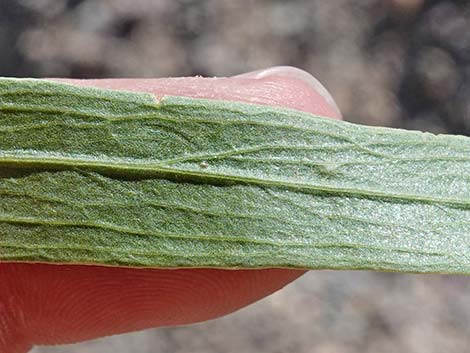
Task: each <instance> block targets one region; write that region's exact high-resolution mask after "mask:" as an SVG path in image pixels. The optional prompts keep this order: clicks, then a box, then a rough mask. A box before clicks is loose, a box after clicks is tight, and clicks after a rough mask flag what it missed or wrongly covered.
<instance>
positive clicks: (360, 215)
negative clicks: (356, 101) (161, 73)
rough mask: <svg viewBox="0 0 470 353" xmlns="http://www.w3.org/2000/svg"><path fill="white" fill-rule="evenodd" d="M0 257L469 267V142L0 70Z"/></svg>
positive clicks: (143, 263) (442, 269)
mask: <svg viewBox="0 0 470 353" xmlns="http://www.w3.org/2000/svg"><path fill="white" fill-rule="evenodd" d="M0 261H25V262H49V263H85V264H98V265H117V266H137V267H170V268H175V267H218V268H265V267H290V268H309V269H319V268H331V269H372V270H390V271H400V272H439V273H461V274H469V273H470V139H468V138H466V137H461V136H448V135H437V136H436V135H432V134H429V133H421V132H413V131H404V130H396V129H386V128H376V127H367V126H360V125H354V124H350V123H346V122H339V121H334V120H330V119H325V118H321V117H316V116H313V115H310V114H305V113H301V112H297V111H293V110H287V109H279V108H271V107H266V106H256V105H250V104H242V103H233V102H224V101H211V100H201V99H188V98H181V97H165V98H163V99H161V100H160V101H158V102H157V101H155V99H154V98H153V97H152V96H151V95H148V94H136V93H126V92H116V91H109V90H98V89H92V88H78V87H74V86H70V85H65V84H59V83H52V82H47V81H41V80H29V79H27V80H21V79H0Z"/></svg>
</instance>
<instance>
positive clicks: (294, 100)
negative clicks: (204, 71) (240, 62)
mask: <svg viewBox="0 0 470 353" xmlns="http://www.w3.org/2000/svg"><path fill="white" fill-rule="evenodd" d="M233 78H234V79H242V80H258V82H263V81H265V82H273V83H274V84H276V83H277V84H280V85H282V86H283V89H284V90H285V92H283V93H284V95H281V96H279V102H280V103H281V105H285V104H288V105H290V107H292V108H294V109H299V110H303V111H306V112H308V113H312V114H318V115H324V116H327V117H330V118H334V119H342V114H341V111H340V110H339V107H338V105H337V104H336V102H335V101H334V99H333V97H332V96H331V94H330V92H329V91H328V90H327V89H326V87H325V86H323V85H322V84H321V82H320V81H319V80H318V79H316V78H315V77H314V76H313V75H311V74H310V73H308V72H307V71H304V70H301V69H299V68H296V67H292V66H274V67H270V68H266V69H261V70H256V71H251V72H247V73H243V74H240V75H236V76H233ZM292 89H294V91H293V92H292ZM290 92H292V93H293V94H292V95H291V96H289V95H288V93H290ZM273 93H274V92H273Z"/></svg>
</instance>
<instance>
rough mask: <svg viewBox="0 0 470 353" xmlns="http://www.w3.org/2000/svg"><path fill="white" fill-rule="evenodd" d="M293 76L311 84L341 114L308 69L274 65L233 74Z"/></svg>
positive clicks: (255, 76)
mask: <svg viewBox="0 0 470 353" xmlns="http://www.w3.org/2000/svg"><path fill="white" fill-rule="evenodd" d="M272 76H277V77H292V78H296V79H298V80H302V81H303V82H305V83H306V84H307V85H309V86H310V87H311V88H312V89H313V90H315V91H316V92H317V93H318V94H320V95H321V96H322V97H323V98H324V99H325V100H326V102H327V103H328V104H329V105H331V107H333V108H334V109H335V110H336V111H337V112H338V114H339V115H340V116H341V112H340V110H339V108H338V105H337V104H336V102H335V100H334V99H333V97H332V96H331V94H330V92H328V90H327V89H326V88H325V86H323V85H322V84H321V83H320V81H318V80H317V79H316V78H315V77H313V76H312V75H310V74H309V73H308V72H307V71H304V70H301V69H298V68H296V67H293V66H274V67H270V68H267V69H261V70H256V71H251V72H247V73H243V74H241V75H237V76H233V77H238V78H251V79H261V78H266V77H272Z"/></svg>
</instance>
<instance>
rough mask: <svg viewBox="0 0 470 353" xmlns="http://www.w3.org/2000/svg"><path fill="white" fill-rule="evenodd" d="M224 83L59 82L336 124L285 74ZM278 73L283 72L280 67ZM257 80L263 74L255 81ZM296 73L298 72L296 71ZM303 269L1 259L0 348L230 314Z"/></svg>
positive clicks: (6, 350) (304, 84) (300, 82)
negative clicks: (266, 109) (264, 108)
mask: <svg viewBox="0 0 470 353" xmlns="http://www.w3.org/2000/svg"><path fill="white" fill-rule="evenodd" d="M271 71H272V72H270V73H269V75H266V76H264V77H260V75H259V73H252V74H247V75H244V76H239V77H233V78H217V79H215V78H173V79H145V80H143V79H125V80H123V79H118V80H82V81H79V80H67V82H70V83H73V84H77V85H86V86H96V87H103V88H110V89H123V90H131V91H140V92H150V93H153V94H154V95H155V97H156V98H157V99H158V98H159V97H162V96H164V95H179V96H189V97H199V98H212V99H225V100H234V101H242V102H251V103H258V104H267V105H273V106H283V107H288V108H293V109H298V110H303V111H306V112H310V113H314V114H318V115H323V116H328V117H332V118H337V119H340V118H341V117H340V114H339V112H337V110H336V109H335V108H334V107H333V106H332V105H330V104H329V103H328V102H327V99H325V98H324V97H323V96H322V95H321V94H320V93H318V92H319V91H317V90H316V89H315V88H314V87H313V86H312V83H311V82H310V83H309V81H308V80H306V79H305V77H303V78H302V77H299V75H297V74H296V73H295V70H294V75H292V70H291V71H289V69H287V71H286V72H287V74H286V72H283V70H280V71H279V70H278V71H279V72H276V70H271ZM284 71H285V70H284ZM261 76H262V75H261ZM300 76H302V75H300ZM303 273H304V271H299V270H286V269H265V270H218V269H178V270H165V269H128V268H111V267H100V266H85V265H73V266H72V265H49V264H27V263H0V284H1V286H0V352H2V353H24V352H27V351H28V350H29V349H30V348H31V347H32V345H35V344H39V345H52V344H65V343H73V342H79V341H83V340H88V339H93V338H97V337H102V336H108V335H113V334H119V333H124V332H130V331H136V330H142V329H146V328H150V327H159V326H171V325H182V324H190V323H194V322H199V321H204V320H209V319H213V318H217V317H220V316H223V315H226V314H228V313H231V312H233V311H236V310H238V309H240V308H242V307H244V306H246V305H248V304H251V303H253V302H255V301H257V300H259V299H261V298H263V297H265V296H267V295H269V294H271V293H273V292H275V291H277V290H279V289H280V288H282V287H284V286H285V285H287V284H288V283H290V282H291V281H293V280H295V279H296V278H298V277H300V276H301V275H302V274H303Z"/></svg>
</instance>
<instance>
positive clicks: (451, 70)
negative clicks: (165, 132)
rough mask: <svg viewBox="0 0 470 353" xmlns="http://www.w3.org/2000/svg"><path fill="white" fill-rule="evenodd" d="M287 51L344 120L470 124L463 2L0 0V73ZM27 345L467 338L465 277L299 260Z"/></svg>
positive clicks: (188, 347)
mask: <svg viewBox="0 0 470 353" xmlns="http://www.w3.org/2000/svg"><path fill="white" fill-rule="evenodd" d="M272 65H293V66H297V67H300V68H302V69H304V70H306V71H308V72H310V73H312V74H314V75H315V76H316V77H317V78H319V79H320V80H321V81H322V82H323V83H324V84H325V86H326V87H327V88H328V89H329V90H330V92H331V93H332V95H333V97H334V98H335V99H336V101H337V103H338V105H339V107H340V108H341V110H342V111H343V113H344V116H345V119H346V120H349V121H354V122H359V123H365V124H369V125H382V126H393V127H403V128H407V129H420V130H425V131H432V132H449V133H454V134H467V135H470V2H469V1H467V0H466V1H457V0H454V1H450V0H388V1H387V0H361V1H356V0H334V1H333V0H330V1H326V0H291V1H280V0H278V1H264V0H256V1H255V0H200V1H189V0H188V1H175V0H132V1H128V0H0V76H19V77H24V76H29V77H44V76H63V77H76V78H91V77H93V78H96V77H98V78H99V77H162V76H189V75H203V76H228V75H233V74H238V73H242V72H246V71H250V70H256V69H260V68H264V67H268V66H272ZM34 352H35V353H65V352H67V353H97V352H99V353H107V352H113V353H128V352H133V353H154V352H158V353H180V352H181V353H183V352H192V353H203V352H204V353H212V352H214V353H215V352H220V353H232V352H233V353H239V352H247V353H250V352H270V353H284V352H289V353H290V352H292V353H356V352H361V353H362V352H374V353H377V352H378V353H388V352H390V353H392V352H410V353H420V352H423V353H424V352H426V353H433V352H436V353H441V352H447V353H452V352H459V353H462V352H470V278H468V277H458V276H435V275H423V276H416V275H398V274H391V273H371V272H354V273H351V272H333V271H315V272H310V273H309V274H307V275H305V276H304V277H303V278H301V279H300V280H298V281H297V282H295V283H294V284H292V285H290V286H289V287H287V288H285V289H284V290H282V291H280V292H278V293H277V294H275V295H273V296H271V297H269V298H267V299H265V300H263V301H261V302H259V303H257V304H255V305H253V306H250V307H248V308H245V309H243V310H242V311H240V312H238V313H236V314H233V315H230V316H228V317H225V318H222V319H218V320H214V321H211V322H208V323H202V324H197V325H193V326H189V327H179V328H164V329H158V330H149V331H145V332H139V333H133V334H128V335H122V336H116V337H111V338H105V339H101V340H97V341H93V342H87V343H83V344H78V345H72V346H64V347H56V348H50V347H47V348H46V347H41V348H40V347H38V348H36V349H35V350H34Z"/></svg>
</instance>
